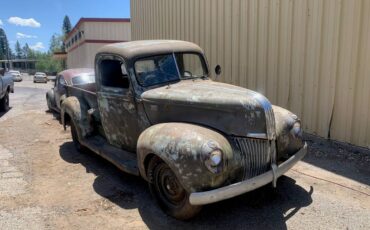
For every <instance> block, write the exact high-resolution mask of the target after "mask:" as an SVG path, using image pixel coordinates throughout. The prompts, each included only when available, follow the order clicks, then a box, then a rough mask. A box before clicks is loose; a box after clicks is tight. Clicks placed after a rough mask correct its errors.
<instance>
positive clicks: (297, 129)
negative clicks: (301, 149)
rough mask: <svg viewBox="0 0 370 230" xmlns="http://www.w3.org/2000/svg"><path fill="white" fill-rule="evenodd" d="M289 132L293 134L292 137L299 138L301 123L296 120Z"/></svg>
mask: <svg viewBox="0 0 370 230" xmlns="http://www.w3.org/2000/svg"><path fill="white" fill-rule="evenodd" d="M290 132H291V133H292V134H293V136H294V137H296V138H301V137H302V128H301V123H300V122H298V121H297V122H296V123H294V125H293V128H292V129H291V131H290Z"/></svg>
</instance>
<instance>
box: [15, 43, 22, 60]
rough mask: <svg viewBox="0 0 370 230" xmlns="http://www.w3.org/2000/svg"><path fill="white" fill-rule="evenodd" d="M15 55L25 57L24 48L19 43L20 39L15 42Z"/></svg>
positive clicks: (19, 57)
mask: <svg viewBox="0 0 370 230" xmlns="http://www.w3.org/2000/svg"><path fill="white" fill-rule="evenodd" d="M15 57H16V58H18V59H21V58H23V50H22V48H21V44H19V42H18V40H17V42H16V43H15Z"/></svg>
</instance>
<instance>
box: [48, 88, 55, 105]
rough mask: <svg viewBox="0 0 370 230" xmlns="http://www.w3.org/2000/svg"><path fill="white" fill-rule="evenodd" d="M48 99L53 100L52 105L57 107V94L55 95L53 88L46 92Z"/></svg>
mask: <svg viewBox="0 0 370 230" xmlns="http://www.w3.org/2000/svg"><path fill="white" fill-rule="evenodd" d="M46 100H49V101H50V102H51V105H52V106H53V107H56V106H55V96H54V91H53V90H49V91H48V92H47V93H46Z"/></svg>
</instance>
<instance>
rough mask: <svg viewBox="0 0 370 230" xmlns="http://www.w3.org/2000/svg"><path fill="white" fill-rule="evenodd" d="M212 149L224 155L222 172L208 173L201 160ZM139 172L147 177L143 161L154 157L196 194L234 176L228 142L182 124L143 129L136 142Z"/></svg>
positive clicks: (207, 132) (209, 132) (232, 160)
mask: <svg viewBox="0 0 370 230" xmlns="http://www.w3.org/2000/svg"><path fill="white" fill-rule="evenodd" d="M213 149H220V150H222V152H223V161H224V164H223V165H222V170H220V172H219V173H211V172H210V171H209V170H208V169H207V168H206V167H205V165H204V160H205V159H206V157H207V154H209V152H210V151H212V150H213ZM137 153H138V161H139V166H140V167H139V169H140V173H141V175H142V176H143V177H144V178H147V172H146V169H145V165H144V162H145V159H146V157H147V156H148V155H149V154H152V153H154V154H156V155H157V156H159V157H160V158H161V159H163V160H164V161H165V162H166V163H167V164H168V165H169V166H170V167H171V169H173V171H174V172H175V174H176V175H177V177H178V178H179V180H180V182H181V183H182V185H183V186H184V188H185V189H186V190H187V191H189V192H193V191H198V190H202V189H205V188H212V187H219V186H221V185H222V184H224V183H225V181H226V180H227V179H228V178H230V176H231V175H232V174H233V173H234V170H235V168H237V167H235V163H237V161H235V160H234V159H233V158H234V156H233V151H232V147H231V145H230V144H229V141H228V140H227V139H226V138H225V137H224V136H223V135H222V134H220V133H218V132H216V131H213V130H210V129H208V128H205V127H201V126H197V125H192V124H185V123H162V124H158V125H154V126H151V127H150V128H148V129H147V130H145V131H144V132H143V133H142V134H141V135H140V138H139V141H138V152H137Z"/></svg>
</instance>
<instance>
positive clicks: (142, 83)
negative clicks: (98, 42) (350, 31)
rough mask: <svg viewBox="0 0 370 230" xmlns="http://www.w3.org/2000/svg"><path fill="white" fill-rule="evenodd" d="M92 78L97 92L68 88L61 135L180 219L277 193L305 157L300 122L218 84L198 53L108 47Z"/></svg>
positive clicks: (189, 48)
mask: <svg viewBox="0 0 370 230" xmlns="http://www.w3.org/2000/svg"><path fill="white" fill-rule="evenodd" d="M217 72H220V68H219V67H218V68H217ZM95 77H96V82H95V83H94V84H86V85H79V86H68V87H67V98H66V99H65V100H64V101H63V103H62V106H61V118H62V123H63V125H64V127H66V126H68V125H70V126H71V133H72V139H73V141H74V143H75V145H76V147H77V148H78V149H79V150H84V149H86V148H87V149H90V150H92V151H93V152H95V153H97V154H99V155H101V156H102V157H104V158H105V159H107V160H109V161H110V162H112V163H113V164H115V165H116V166H117V167H118V168H120V169H121V170H123V171H125V172H127V173H130V174H134V175H138V176H139V175H140V176H141V177H142V178H144V179H145V180H146V181H147V182H148V183H149V187H150V189H151V192H152V194H153V197H154V198H155V200H156V201H157V202H158V204H159V205H160V207H161V208H162V209H163V210H164V211H165V212H166V213H167V214H169V215H171V216H173V217H175V218H178V219H189V218H191V217H193V216H194V215H196V214H197V213H198V212H199V211H200V207H201V206H202V205H205V204H209V203H214V202H217V201H221V200H224V199H228V198H231V197H234V196H237V195H240V194H243V193H245V192H248V191H251V190H254V189H257V188H259V187H261V186H263V185H266V184H268V183H272V184H273V185H274V186H276V182H277V178H278V177H279V176H281V175H283V174H284V173H285V172H286V171H287V170H289V169H290V168H291V167H292V166H293V165H294V164H295V163H297V162H298V161H299V160H300V159H302V158H303V157H304V155H305V154H306V150H307V145H306V144H305V143H304V141H303V139H302V130H301V126H300V120H299V119H298V117H297V116H296V115H294V114H292V113H291V112H289V111H287V110H285V109H283V108H281V107H278V106H273V105H271V103H270V102H269V101H268V99H267V98H265V97H264V96H263V95H261V94H259V93H257V92H254V91H252V90H248V89H245V88H241V87H238V86H233V85H229V84H225V83H220V82H216V81H212V80H211V79H210V78H209V68H208V63H207V60H206V57H205V55H204V52H203V50H202V49H201V48H200V47H199V46H197V45H195V44H193V43H190V42H185V41H174V40H154V41H134V42H125V43H116V44H112V45H106V46H104V47H102V48H101V49H100V50H99V52H98V53H97V55H96V58H95Z"/></svg>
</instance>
